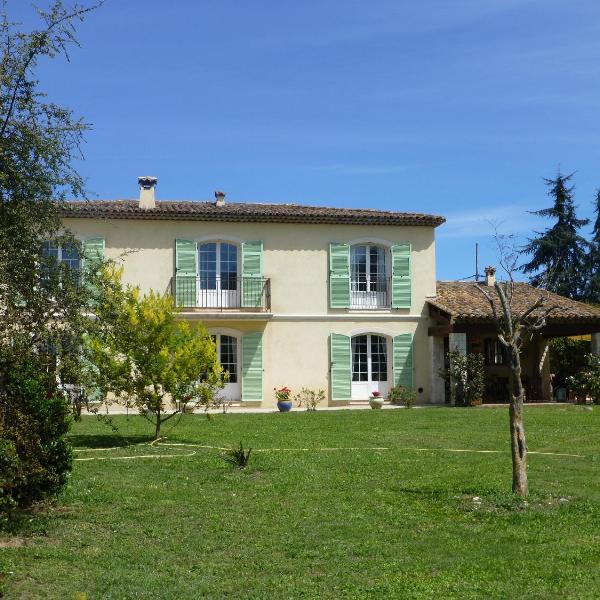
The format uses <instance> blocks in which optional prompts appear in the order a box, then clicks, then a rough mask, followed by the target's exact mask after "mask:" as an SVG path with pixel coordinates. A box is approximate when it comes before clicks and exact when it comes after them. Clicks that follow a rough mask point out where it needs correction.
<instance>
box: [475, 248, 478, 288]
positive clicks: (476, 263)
mask: <svg viewBox="0 0 600 600" xmlns="http://www.w3.org/2000/svg"><path fill="white" fill-rule="evenodd" d="M475 281H479V242H475Z"/></svg>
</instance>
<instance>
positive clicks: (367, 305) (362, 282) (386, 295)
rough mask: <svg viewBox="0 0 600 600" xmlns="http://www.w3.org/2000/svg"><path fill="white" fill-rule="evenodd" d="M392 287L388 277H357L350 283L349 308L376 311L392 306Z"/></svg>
mask: <svg viewBox="0 0 600 600" xmlns="http://www.w3.org/2000/svg"><path fill="white" fill-rule="evenodd" d="M391 291H392V286H391V278H389V277H371V278H369V280H368V281H367V279H366V277H364V278H362V277H360V275H359V278H358V279H353V280H352V281H351V282H350V308H354V309H357V310H376V309H381V308H390V307H391V305H392V293H391Z"/></svg>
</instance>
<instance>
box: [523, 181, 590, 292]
mask: <svg viewBox="0 0 600 600" xmlns="http://www.w3.org/2000/svg"><path fill="white" fill-rule="evenodd" d="M572 177H573V173H571V174H570V175H561V174H560V173H558V174H557V175H556V178H555V179H545V180H544V181H545V183H546V185H547V186H548V188H549V190H548V195H549V196H550V198H552V199H553V200H554V204H553V206H552V207H550V208H544V209H542V210H537V211H534V212H533V213H532V214H534V215H538V216H540V217H546V218H552V219H556V222H555V224H554V225H553V226H552V227H550V228H549V229H546V231H544V232H536V234H537V237H535V238H532V239H530V240H529V241H528V243H527V245H526V246H525V247H524V248H523V252H524V253H525V254H527V255H530V256H531V260H530V261H529V262H528V263H527V264H525V265H523V267H522V271H523V272H524V273H529V274H531V276H530V280H529V281H530V283H531V284H532V285H535V286H538V287H544V288H546V289H548V290H551V291H553V292H556V293H557V294H561V295H562V296H567V297H568V298H574V299H580V298H583V297H584V296H585V287H586V267H587V262H588V261H587V255H586V248H587V246H588V242H587V241H586V240H585V239H584V238H583V237H582V236H581V235H579V229H580V228H581V227H583V226H584V225H587V224H588V223H589V220H588V219H578V218H577V215H576V210H575V208H576V207H575V203H574V201H573V189H574V187H575V186H573V185H569V183H570V181H571V178H572Z"/></svg>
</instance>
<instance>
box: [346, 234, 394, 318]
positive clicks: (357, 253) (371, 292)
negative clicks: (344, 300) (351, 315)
mask: <svg viewBox="0 0 600 600" xmlns="http://www.w3.org/2000/svg"><path fill="white" fill-rule="evenodd" d="M350 302H351V306H352V307H353V308H378V307H385V306H387V305H388V295H387V275H386V268H385V248H382V247H381V246H373V245H363V246H352V247H351V248H350Z"/></svg>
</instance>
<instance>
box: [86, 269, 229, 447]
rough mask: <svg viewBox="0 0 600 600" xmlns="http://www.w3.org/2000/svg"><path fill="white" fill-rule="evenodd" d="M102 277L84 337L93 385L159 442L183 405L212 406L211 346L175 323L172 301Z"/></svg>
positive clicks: (198, 330)
mask: <svg viewBox="0 0 600 600" xmlns="http://www.w3.org/2000/svg"><path fill="white" fill-rule="evenodd" d="M102 273H103V275H102V276H103V277H104V280H105V281H104V285H103V287H102V291H101V293H100V294H99V296H98V300H97V302H96V305H95V309H94V312H95V314H96V316H97V319H95V321H94V322H95V327H93V328H92V329H91V331H90V332H89V333H88V335H87V336H86V348H87V357H88V360H89V365H90V376H91V379H92V380H93V381H94V383H95V385H96V386H97V387H98V388H99V389H100V391H101V393H102V395H103V396H106V395H107V394H108V393H111V394H112V395H113V396H114V402H116V403H122V404H125V405H127V406H133V407H135V408H137V409H138V410H139V412H140V414H141V415H143V416H144V417H146V418H147V419H148V420H149V421H151V422H152V423H153V424H154V435H155V439H158V438H159V437H160V433H161V425H162V424H163V423H164V422H165V421H168V420H169V419H171V418H172V417H173V416H175V415H176V414H179V413H181V412H183V410H184V408H185V406H186V404H188V403H192V404H195V405H197V406H198V405H202V406H206V407H207V406H210V405H211V404H212V403H213V401H214V397H215V393H216V391H217V390H218V389H220V388H222V387H223V379H224V377H223V370H222V367H221V366H220V364H219V362H218V360H217V354H216V348H215V344H214V342H213V341H212V339H211V337H210V336H209V335H208V333H207V332H206V330H205V329H204V327H202V325H198V326H197V327H194V328H191V327H190V326H189V325H188V324H187V323H185V322H183V321H179V320H177V318H176V314H175V312H174V303H173V299H172V298H171V297H170V296H165V295H159V294H157V293H155V292H150V293H149V294H148V295H145V296H142V295H141V293H140V290H139V288H138V287H134V286H131V285H127V286H123V285H122V284H121V274H122V270H120V269H117V268H115V267H114V266H108V267H106V268H104V269H102Z"/></svg>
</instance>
